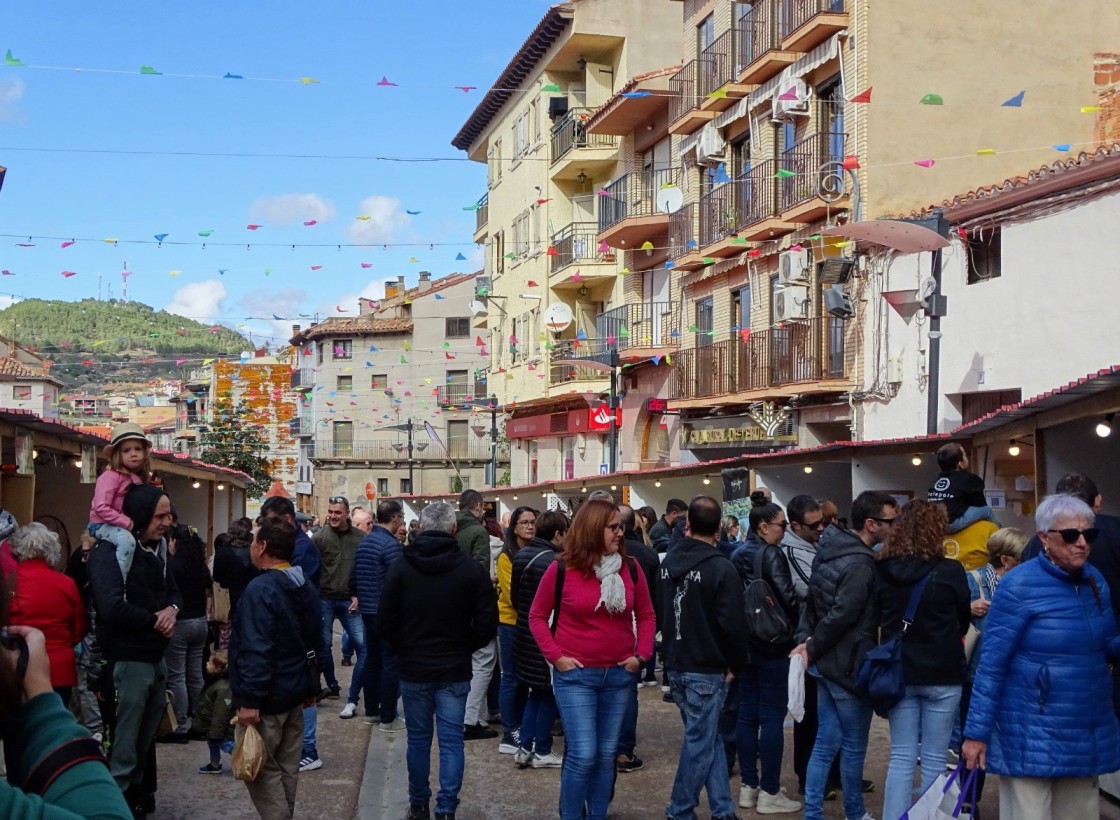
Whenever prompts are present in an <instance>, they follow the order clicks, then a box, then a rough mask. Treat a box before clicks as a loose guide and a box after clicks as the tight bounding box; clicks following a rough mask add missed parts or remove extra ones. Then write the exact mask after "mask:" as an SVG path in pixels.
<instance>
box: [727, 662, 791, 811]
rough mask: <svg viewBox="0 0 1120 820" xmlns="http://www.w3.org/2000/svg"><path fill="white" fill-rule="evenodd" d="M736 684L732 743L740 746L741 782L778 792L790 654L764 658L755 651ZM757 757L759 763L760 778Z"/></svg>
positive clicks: (783, 741) (787, 696) (769, 791)
mask: <svg viewBox="0 0 1120 820" xmlns="http://www.w3.org/2000/svg"><path fill="white" fill-rule="evenodd" d="M738 684H739V720H738V723H737V724H736V726H735V745H736V747H737V748H738V750H739V773H740V774H741V775H742V777H743V785H744V786H750V787H751V788H752V789H757V788H760V787H761V788H762V790H763V791H764V792H766V793H767V794H777V793H778V789H780V788H781V785H782V783H781V779H782V753H783V752H784V750H785V737H786V735H785V728H784V724H785V720H786V711H787V709H786V707H787V705H788V703H789V658H767V657H764V656H761V655H759V654H758V653H757V652H756V653H754V656H753V659H752V661H751V664H750V666H748V667H747V669H746V671H745V673H744V674H743V675H742V676H741V677H740V678H739V679H738ZM756 759H757V761H758V764H761V768H762V777H761V779H760V778H759V772H758V768H759V766H758V764H756V762H755V761H756Z"/></svg>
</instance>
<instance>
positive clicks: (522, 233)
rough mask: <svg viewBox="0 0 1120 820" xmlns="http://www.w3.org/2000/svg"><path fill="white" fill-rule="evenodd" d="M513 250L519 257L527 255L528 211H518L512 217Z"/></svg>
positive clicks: (522, 257)
mask: <svg viewBox="0 0 1120 820" xmlns="http://www.w3.org/2000/svg"><path fill="white" fill-rule="evenodd" d="M513 252H514V253H515V254H516V255H517V257H518V258H519V259H524V258H525V257H526V256H528V255H529V211H528V210H525V211H522V212H521V213H519V214H518V215H517V216H515V217H514V219H513Z"/></svg>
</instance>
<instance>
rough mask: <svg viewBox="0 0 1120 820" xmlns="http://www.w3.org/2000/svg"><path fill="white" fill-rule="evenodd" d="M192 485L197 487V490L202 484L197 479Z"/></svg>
mask: <svg viewBox="0 0 1120 820" xmlns="http://www.w3.org/2000/svg"><path fill="white" fill-rule="evenodd" d="M191 486H192V487H194V488H195V489H196V490H197V489H198V488H199V487H201V486H202V485H201V484H200V483H199V482H197V481H196V482H194V484H192V485H191Z"/></svg>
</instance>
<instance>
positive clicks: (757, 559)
mask: <svg viewBox="0 0 1120 820" xmlns="http://www.w3.org/2000/svg"><path fill="white" fill-rule="evenodd" d="M731 563H732V564H734V565H735V569H736V570H738V572H739V578H740V579H741V580H742V582H743V586H744V587H745V586H746V585H747V584H749V583H750V582H751V581H753V580H754V579H755V578H761V579H762V580H763V581H765V582H766V583H768V584H769V585H770V589H771V590H772V591H773V592H774V597H775V599H776V600H777V602H778V606H780V607H781V608H782V610H783V611H784V612H785V613H786V617H787V618H789V622H790V623H791V624H793V626H794V629H795V630H796V628H797V622H798V618H799V617H800V614H801V599H800V598H799V597H798V595H797V590H796V589H795V588H794V586H793V573H792V572H791V571H790V568H789V561H787V560H786V556H785V553H783V552H782V550H781V547H779V546H777V545H774V544H767V543H766V542H765V541H763V540H762V539H761V538H759V537H758V536H757V535H756V534H755V533H753V532H752V533H751V534H750V535H748V536H747V540H746V541H744V542H743V543H742V544H741V545H740V546H739V547H738V548H737V549H736V550H735V551H734V552H733V553H731ZM794 645H795V644H794V643H793V642H792V641H788V642H786V643H775V644H767V645H765V646H760V645H756V644H751V651H752V652H754V653H757V654H760V655H766V656H769V657H780V656H784V655H788V654H789V651H790V650H791V649H793V647H794Z"/></svg>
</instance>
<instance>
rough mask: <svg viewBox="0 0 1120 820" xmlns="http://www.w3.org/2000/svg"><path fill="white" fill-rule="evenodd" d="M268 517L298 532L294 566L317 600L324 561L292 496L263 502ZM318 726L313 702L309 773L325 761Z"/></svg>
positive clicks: (307, 719) (306, 732)
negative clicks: (299, 517)
mask: <svg viewBox="0 0 1120 820" xmlns="http://www.w3.org/2000/svg"><path fill="white" fill-rule="evenodd" d="M268 518H275V519H279V520H281V521H286V522H287V523H288V524H290V525H291V527H292V529H293V530H294V531H295V534H296V542H295V547H294V548H293V550H292V558H291V561H292V566H293V567H299V568H300V569H301V570H303V577H304V580H306V581H307V583H309V584H310V585H311V588H312V589H314V590H315V598H316V601H318V597H319V581H320V579H321V577H322V572H323V562H322V560H321V559H320V558H319V550H318V549H317V548H316V547H315V544H314V542H312V540H311V536H310V535H308V534H307V533H305V532H304V531H303V528H302V527H298V526H296V505H295V504H293V503H292V499H290V498H280V497H278V496H273V497H272V498H269V499H267V500H266V501H265V502H264V503H263V504H261V521H264V520H266V519H268ZM316 606H318V604H316ZM320 620H321V619H320ZM325 649H326V651H327V652H330V647H329V646H328V647H325ZM316 650H317V652H318V653H319V654H323V651H324V647H322V646H317V647H316ZM320 661H321V659H320ZM320 666H321V663H320ZM314 682H315V686H316V687H318V685H319V675H318V673H316V675H315V681H314ZM327 691H330V693H331V694H333V695H335V696H336V697H337V695H338V693H337V692H335V691H334V690H324V694H326V692H327ZM318 729H319V709H318V708H317V707H316V705H315V704H311V706H309V707H308V708H307V709H305V710H304V712H303V756H302V757H301V758H300V761H299V770H300V771H301V772H310V771H314V770H315V769H321V768H323V761H322V760H320V759H319V744H318V740H317V735H318Z"/></svg>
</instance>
